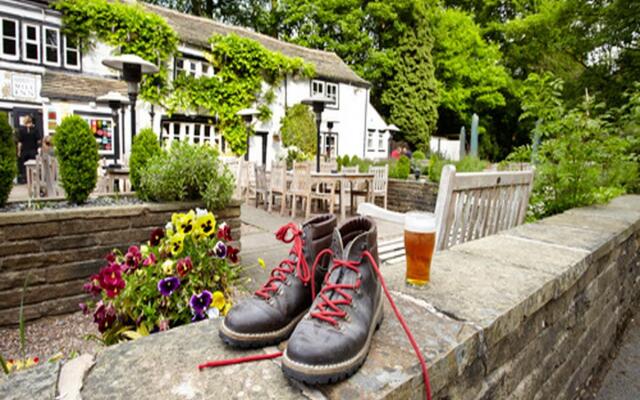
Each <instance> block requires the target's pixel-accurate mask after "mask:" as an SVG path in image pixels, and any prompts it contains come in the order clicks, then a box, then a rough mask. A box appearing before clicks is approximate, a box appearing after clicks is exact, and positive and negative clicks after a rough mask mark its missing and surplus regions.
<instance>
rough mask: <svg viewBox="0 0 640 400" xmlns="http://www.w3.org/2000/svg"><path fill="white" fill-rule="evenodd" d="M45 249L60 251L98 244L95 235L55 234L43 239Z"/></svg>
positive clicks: (43, 248) (42, 244)
mask: <svg viewBox="0 0 640 400" xmlns="http://www.w3.org/2000/svg"><path fill="white" fill-rule="evenodd" d="M40 243H41V246H42V250H43V251H59V250H67V249H79V248H82V247H90V246H95V245H96V244H98V241H97V240H96V239H95V237H94V236H93V235H86V234H85V235H77V236H55V237H50V238H47V239H44V240H42V241H41V242H40Z"/></svg>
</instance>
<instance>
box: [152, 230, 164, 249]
mask: <svg viewBox="0 0 640 400" xmlns="http://www.w3.org/2000/svg"><path fill="white" fill-rule="evenodd" d="M163 237H164V230H163V229H162V228H156V229H154V230H152V231H151V235H150V236H149V244H150V245H151V246H157V245H159V244H160V241H161V240H162V238H163Z"/></svg>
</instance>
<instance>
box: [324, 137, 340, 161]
mask: <svg viewBox="0 0 640 400" xmlns="http://www.w3.org/2000/svg"><path fill="white" fill-rule="evenodd" d="M322 139H323V140H322V143H323V147H322V150H323V153H322V154H323V155H325V156H327V157H329V158H334V157H335V156H336V155H337V151H336V134H335V133H333V134H327V133H325V134H323V137H322Z"/></svg>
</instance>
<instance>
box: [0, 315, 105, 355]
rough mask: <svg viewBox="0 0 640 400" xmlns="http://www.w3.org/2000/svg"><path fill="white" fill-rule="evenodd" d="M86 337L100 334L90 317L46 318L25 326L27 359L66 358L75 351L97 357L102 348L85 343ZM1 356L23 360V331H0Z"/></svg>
mask: <svg viewBox="0 0 640 400" xmlns="http://www.w3.org/2000/svg"><path fill="white" fill-rule="evenodd" d="M87 334H96V335H97V334H98V330H97V329H96V327H95V324H94V323H93V320H92V319H91V317H90V316H87V315H83V314H82V313H81V312H77V313H75V314H68V315H59V316H53V317H47V318H43V319H40V320H37V321H33V322H27V323H26V342H27V343H26V349H25V350H26V351H25V352H26V355H27V356H30V357H36V356H37V357H39V358H40V359H41V360H46V359H48V358H49V357H51V356H53V355H55V354H57V353H59V352H62V354H63V355H64V356H65V357H68V356H69V354H71V353H72V352H74V351H76V352H78V353H79V354H82V353H95V352H97V351H98V350H99V349H100V348H102V345H101V344H99V343H98V342H96V341H94V340H85V339H84V336H85V335H87ZM0 338H2V340H0V354H2V355H3V357H4V358H5V359H11V358H18V357H19V356H20V331H19V329H18V327H17V326H16V327H10V328H0Z"/></svg>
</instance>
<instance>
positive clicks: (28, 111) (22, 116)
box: [13, 108, 44, 183]
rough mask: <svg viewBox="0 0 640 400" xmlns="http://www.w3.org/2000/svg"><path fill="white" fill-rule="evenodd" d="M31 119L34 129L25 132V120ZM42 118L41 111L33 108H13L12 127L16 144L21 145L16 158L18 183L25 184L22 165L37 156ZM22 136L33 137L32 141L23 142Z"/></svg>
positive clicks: (41, 131) (41, 135) (24, 171)
mask: <svg viewBox="0 0 640 400" xmlns="http://www.w3.org/2000/svg"><path fill="white" fill-rule="evenodd" d="M27 117H31V120H32V121H33V125H34V127H33V128H32V129H31V130H27V127H26V120H27ZM42 124H43V117H42V110H39V109H33V108H14V109H13V126H14V128H15V131H16V138H17V139H18V143H23V145H22V150H21V154H20V156H19V158H18V171H19V175H18V182H19V183H26V180H27V177H26V170H25V166H24V163H25V162H27V161H28V160H33V159H35V158H36V155H37V154H38V150H39V148H40V146H41V144H42V138H43V132H44V131H43V125H42ZM23 135H34V136H35V138H33V140H25V139H24V138H23V137H22V136H23Z"/></svg>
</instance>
